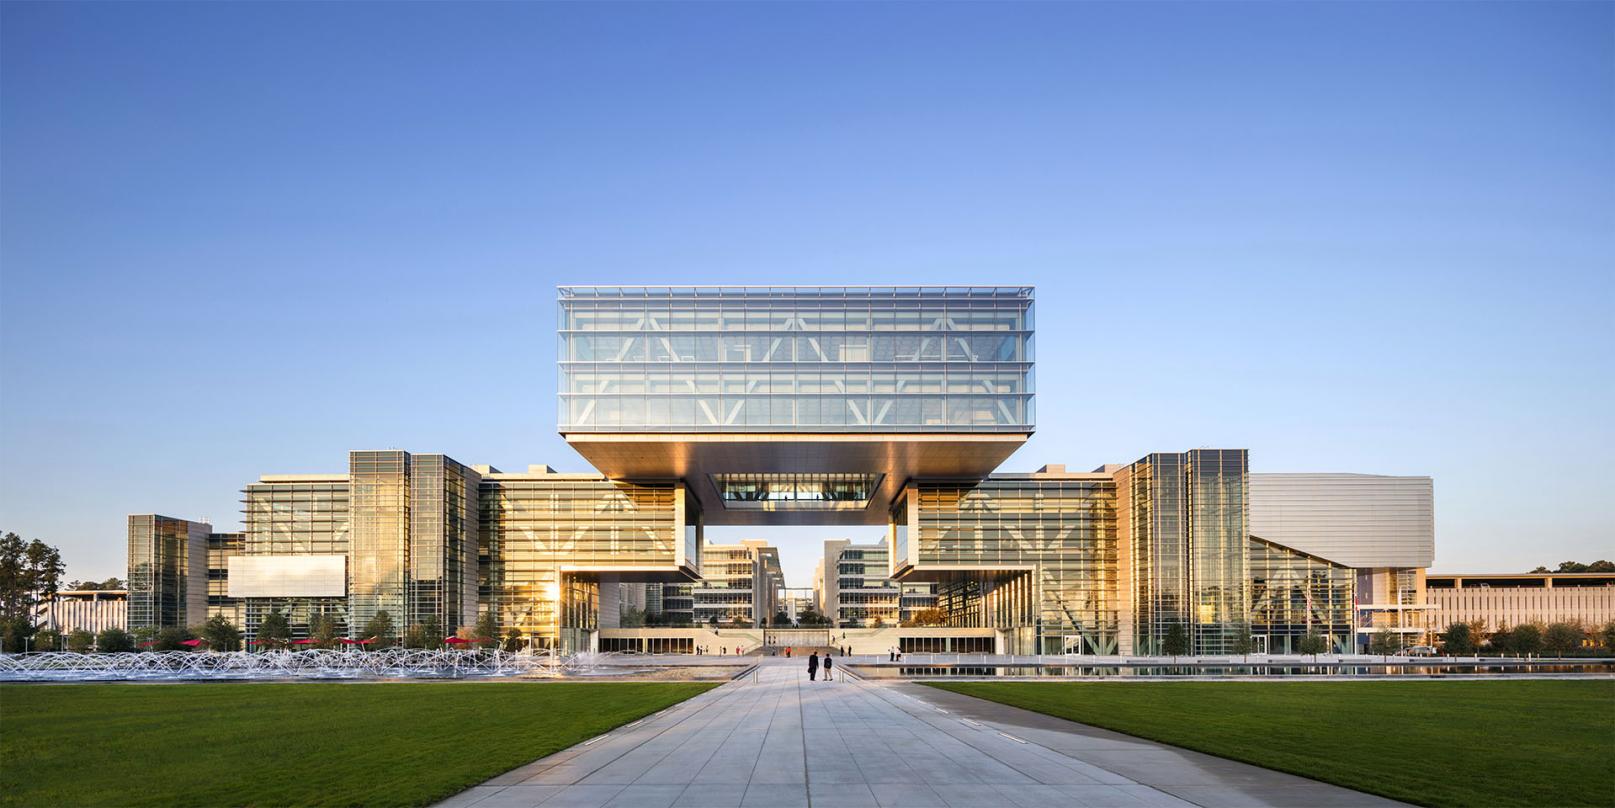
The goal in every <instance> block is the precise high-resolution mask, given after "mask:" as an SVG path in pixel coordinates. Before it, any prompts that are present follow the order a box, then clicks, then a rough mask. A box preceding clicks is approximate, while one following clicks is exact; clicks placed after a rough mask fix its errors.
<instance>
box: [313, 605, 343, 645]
mask: <svg viewBox="0 0 1615 808" xmlns="http://www.w3.org/2000/svg"><path fill="white" fill-rule="evenodd" d="M340 628H341V626H340V624H339V623H338V622H337V619H336V615H334V614H327V613H321V614H316V615H314V616H313V617H310V618H309V619H308V637H309V639H311V640H313V641H314V647H315V648H335V647H336V639H337V636H338V635H339V634H340V633H341V632H340Z"/></svg>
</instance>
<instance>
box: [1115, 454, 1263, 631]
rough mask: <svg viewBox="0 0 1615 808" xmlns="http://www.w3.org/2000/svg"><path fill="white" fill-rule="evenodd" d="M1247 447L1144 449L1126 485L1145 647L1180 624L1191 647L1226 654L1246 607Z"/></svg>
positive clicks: (1124, 475) (1137, 621) (1138, 625)
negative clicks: (1178, 450)
mask: <svg viewBox="0 0 1615 808" xmlns="http://www.w3.org/2000/svg"><path fill="white" fill-rule="evenodd" d="M1248 463H1249V461H1248V457H1247V453H1246V451H1245V450H1243V449H1195V450H1192V451H1189V452H1183V453H1157V454H1151V455H1147V456H1145V457H1144V458H1142V459H1140V460H1139V461H1138V462H1136V463H1133V464H1132V465H1131V466H1129V467H1128V468H1127V469H1125V470H1124V471H1122V472H1120V473H1118V475H1117V478H1118V480H1119V481H1120V482H1121V484H1122V485H1123V486H1124V487H1125V489H1126V491H1125V496H1124V498H1123V499H1124V504H1125V507H1126V509H1127V513H1126V515H1125V517H1124V524H1125V525H1126V528H1127V530H1128V531H1129V539H1130V541H1129V544H1130V545H1131V555H1132V570H1131V571H1132V577H1133V582H1134V611H1133V619H1134V625H1135V630H1134V637H1135V640H1136V644H1137V649H1138V652H1139V653H1158V652H1159V651H1160V649H1161V643H1162V641H1163V640H1164V639H1165V638H1166V636H1167V634H1168V632H1169V631H1171V628H1172V626H1174V625H1176V626H1181V627H1182V628H1183V629H1184V632H1185V634H1186V635H1187V636H1188V639H1189V641H1190V648H1191V651H1192V653H1196V654H1226V653H1231V652H1232V649H1233V648H1234V643H1235V638H1237V637H1238V636H1239V635H1240V633H1241V632H1244V631H1246V630H1247V620H1248V616H1249V613H1250V590H1249V576H1248V571H1249V545H1248V539H1249V536H1250V514H1249V508H1248V502H1247V500H1248V489H1247V486H1248V481H1247V476H1248Z"/></svg>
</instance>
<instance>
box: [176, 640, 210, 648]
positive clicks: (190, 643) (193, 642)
mask: <svg viewBox="0 0 1615 808" xmlns="http://www.w3.org/2000/svg"><path fill="white" fill-rule="evenodd" d="M180 645H187V646H190V647H191V648H195V647H196V646H198V645H207V640H201V639H197V640H181V641H180Z"/></svg>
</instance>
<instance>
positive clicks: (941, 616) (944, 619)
mask: <svg viewBox="0 0 1615 808" xmlns="http://www.w3.org/2000/svg"><path fill="white" fill-rule="evenodd" d="M908 624H909V625H910V626H945V625H947V624H948V613H947V612H945V611H942V610H941V609H938V608H936V607H935V606H932V607H931V608H929V609H920V610H919V611H917V612H915V613H914V614H912V615H910V616H909V619H908Z"/></svg>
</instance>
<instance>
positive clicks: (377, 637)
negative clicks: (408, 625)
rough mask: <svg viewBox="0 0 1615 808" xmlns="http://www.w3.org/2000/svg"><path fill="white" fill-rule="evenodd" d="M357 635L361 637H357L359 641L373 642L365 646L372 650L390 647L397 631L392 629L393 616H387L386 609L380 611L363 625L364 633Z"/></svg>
mask: <svg viewBox="0 0 1615 808" xmlns="http://www.w3.org/2000/svg"><path fill="white" fill-rule="evenodd" d="M359 633H360V634H361V635H362V636H360V637H359V639H361V640H374V642H372V643H370V645H368V646H366V647H368V648H370V649H372V650H374V649H377V648H386V647H388V646H390V645H392V644H393V639H394V635H396V634H397V633H398V629H396V628H394V627H393V616H392V615H390V614H388V613H387V610H386V609H382V610H381V611H378V612H376V613H375V614H374V615H372V616H371V617H370V620H368V621H367V622H366V623H365V624H364V631H361V632H359Z"/></svg>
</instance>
